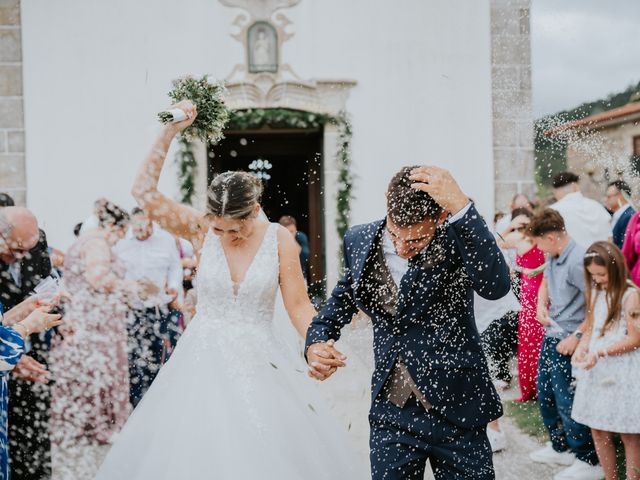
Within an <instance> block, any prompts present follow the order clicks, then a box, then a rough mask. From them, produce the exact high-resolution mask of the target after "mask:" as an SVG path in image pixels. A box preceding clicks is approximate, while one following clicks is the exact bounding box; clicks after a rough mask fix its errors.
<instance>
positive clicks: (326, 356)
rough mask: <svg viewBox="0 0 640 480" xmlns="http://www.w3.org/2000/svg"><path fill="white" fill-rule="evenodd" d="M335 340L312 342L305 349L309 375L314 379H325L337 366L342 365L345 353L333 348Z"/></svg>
mask: <svg viewBox="0 0 640 480" xmlns="http://www.w3.org/2000/svg"><path fill="white" fill-rule="evenodd" d="M334 345H335V342H334V341H333V340H329V341H328V342H320V343H314V344H312V345H311V346H309V348H308V349H307V363H308V364H309V376H310V377H311V378H315V379H316V380H326V379H327V378H329V377H330V376H331V375H333V374H334V372H335V371H336V370H337V369H338V368H339V367H344V366H345V365H346V364H345V363H344V361H345V360H346V359H347V357H346V356H345V355H343V354H342V353H340V352H339V351H338V350H337V349H336V348H335V346H334Z"/></svg>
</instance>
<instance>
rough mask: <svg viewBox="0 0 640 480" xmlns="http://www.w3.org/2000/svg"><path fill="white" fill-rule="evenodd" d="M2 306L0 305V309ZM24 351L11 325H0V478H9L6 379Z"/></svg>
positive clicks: (20, 340)
mask: <svg viewBox="0 0 640 480" xmlns="http://www.w3.org/2000/svg"><path fill="white" fill-rule="evenodd" d="M1 310H2V306H1V305H0V311H1ZM23 353H24V340H23V339H22V335H20V334H19V333H18V332H17V331H16V330H14V329H13V328H11V327H4V326H0V396H1V398H0V402H1V403H0V407H1V410H0V480H8V478H9V449H8V447H9V442H8V439H7V411H8V406H9V392H8V388H7V380H8V378H9V373H10V372H11V370H13V367H15V366H16V363H18V360H20V357H22V354H23Z"/></svg>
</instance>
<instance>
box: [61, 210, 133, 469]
mask: <svg viewBox="0 0 640 480" xmlns="http://www.w3.org/2000/svg"><path fill="white" fill-rule="evenodd" d="M99 219H100V223H99V227H98V228H97V229H95V230H92V231H90V232H87V233H86V234H83V235H81V236H80V238H79V239H78V240H77V241H76V242H75V243H74V244H73V245H72V246H71V248H70V249H69V250H68V251H67V255H66V258H65V286H66V288H67V290H68V292H69V293H70V295H71V298H70V300H69V301H68V302H67V303H66V305H65V312H66V313H65V318H66V321H67V322H68V323H69V324H70V325H69V327H70V330H71V331H69V330H65V331H64V332H62V333H63V335H64V338H63V339H62V341H60V342H58V343H57V344H55V345H54V348H53V350H52V352H51V364H52V365H51V370H52V372H53V374H54V378H55V384H54V386H53V392H52V393H53V395H52V398H53V402H52V414H51V424H52V439H53V441H54V442H56V444H57V445H58V446H59V451H60V452H61V455H62V456H65V457H66V456H68V457H70V458H71V457H73V458H77V459H78V463H77V464H75V465H73V464H68V463H66V464H65V465H64V466H65V467H68V468H72V471H71V472H66V473H68V475H70V478H91V477H92V476H93V474H94V473H95V468H96V467H95V465H93V463H92V462H91V458H89V457H86V456H85V457H83V456H82V455H78V454H77V453H76V455H73V453H74V452H77V451H76V450H75V449H77V448H82V447H85V446H88V445H89V446H91V445H106V444H108V443H109V442H110V441H111V439H112V437H113V435H114V434H116V433H117V432H118V431H119V430H120V428H121V427H122V426H123V425H124V422H125V421H126V419H127V416H128V413H129V372H128V362H127V351H126V347H127V330H126V314H127V311H128V306H127V305H126V303H125V300H126V296H127V294H128V292H129V290H128V289H129V288H130V287H129V286H128V285H127V284H126V283H125V282H124V269H123V267H122V264H121V262H120V261H119V259H118V258H117V256H116V255H115V254H114V252H113V246H114V245H115V244H116V243H117V242H118V241H119V240H120V239H122V238H123V237H124V235H125V233H126V231H127V224H128V220H129V216H128V214H127V212H125V211H124V210H122V209H121V208H119V207H118V206H116V205H114V204H112V203H110V202H108V203H107V204H105V205H104V207H103V209H102V210H100V211H99ZM57 462H58V460H57V459H54V463H57ZM61 467H62V465H61ZM62 474H63V476H64V472H63V473H62ZM74 475H75V476H74Z"/></svg>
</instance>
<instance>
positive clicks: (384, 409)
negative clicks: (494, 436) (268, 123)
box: [306, 205, 510, 479]
mask: <svg viewBox="0 0 640 480" xmlns="http://www.w3.org/2000/svg"><path fill="white" fill-rule="evenodd" d="M384 228H385V221H384V220H383V221H379V222H374V223H370V224H366V225H361V226H357V227H354V228H352V229H350V230H349V231H348V232H347V234H346V235H345V238H344V263H345V273H344V276H343V278H342V279H341V280H340V281H339V282H338V284H337V285H336V287H335V289H334V290H333V292H332V294H331V297H330V298H329V300H328V301H327V304H326V306H325V307H324V308H323V309H322V310H321V311H320V312H319V313H318V315H317V316H316V317H315V318H314V320H313V322H312V324H311V326H310V327H309V330H308V332H307V341H306V345H307V347H308V346H310V345H311V344H313V343H317V342H325V341H327V340H329V339H334V340H338V339H339V337H340V330H341V328H342V327H343V326H344V325H346V324H347V323H349V322H350V321H351V319H352V317H353V315H354V314H355V313H356V312H357V311H358V310H362V311H363V312H364V313H366V314H367V315H368V316H370V317H371V319H372V322H373V328H374V355H375V370H374V372H373V378H372V408H371V413H370V420H371V451H372V454H371V462H372V474H373V478H375V479H377V478H379V479H383V478H384V479H396V478H397V479H409V478H422V477H419V475H420V465H421V468H422V471H423V470H424V462H425V460H426V458H427V457H430V458H431V461H432V465H433V466H434V468H435V469H436V470H439V468H440V467H442V470H441V472H440V474H438V472H437V471H436V475H437V478H477V479H480V478H493V468H492V465H491V450H490V448H489V446H488V442H487V441H486V433H485V431H484V429H485V427H486V425H487V423H488V422H490V421H492V420H495V419H497V418H499V417H500V416H501V415H502V406H501V402H500V398H499V396H498V394H497V392H496V391H495V388H494V387H493V385H492V383H491V380H490V377H489V372H488V368H487V364H486V360H485V357H484V355H483V352H482V348H481V346H480V337H479V334H478V331H477V328H476V326H475V321H474V315H473V291H474V290H475V291H476V292H478V294H479V295H481V296H482V297H484V298H487V299H498V298H501V297H503V296H504V295H506V293H507V292H508V290H509V288H510V285H509V270H508V267H507V265H506V262H505V260H504V257H503V256H502V253H501V252H500V250H499V249H498V247H497V245H496V243H495V240H494V237H493V235H492V234H491V232H490V231H489V229H488V228H487V225H486V224H485V222H484V220H483V219H482V217H481V216H480V215H479V213H478V212H477V210H476V209H475V207H474V206H473V205H472V206H471V208H470V209H469V211H468V212H467V213H466V214H465V215H464V216H463V217H462V218H461V219H460V220H458V221H457V222H455V223H453V224H448V223H445V224H444V225H442V226H441V227H439V228H438V229H437V230H436V234H435V235H434V238H433V240H432V241H431V243H430V244H429V245H428V246H427V247H425V248H424V249H423V250H422V251H421V252H420V253H418V254H417V255H416V256H415V257H413V258H412V259H411V260H410V261H409V270H408V271H407V273H406V274H405V276H404V277H403V278H402V281H401V284H400V288H399V294H398V303H397V308H396V310H395V315H394V316H391V315H387V314H385V313H384V312H383V311H380V310H379V309H376V308H375V301H374V299H372V298H367V295H363V291H365V290H367V289H363V288H362V286H363V285H364V283H365V282H366V281H367V279H366V278H365V276H364V275H363V272H364V271H365V265H366V264H367V261H368V259H369V258H370V257H371V256H372V251H373V250H375V248H374V247H375V244H376V240H377V239H378V240H379V239H380V238H381V235H382V232H383V229H384ZM367 291H370V290H367ZM399 357H401V358H402V361H403V363H404V364H405V365H406V367H407V370H408V371H409V373H410V374H411V376H412V379H413V380H414V382H415V384H416V385H417V387H418V389H419V390H420V392H421V393H423V394H424V396H425V397H426V398H427V399H428V401H429V402H430V403H431V405H433V408H432V409H430V410H429V411H427V410H425V409H424V408H422V407H420V406H419V405H418V404H417V402H411V404H410V405H409V404H408V405H407V406H406V407H405V408H402V409H400V408H398V407H396V406H395V405H392V404H390V403H389V402H388V401H387V400H386V398H384V396H383V395H381V391H382V389H383V387H384V386H385V382H386V380H387V377H388V376H389V372H390V371H391V369H392V367H393V366H394V364H395V362H396V360H397V359H398V358H399ZM347 368H348V367H347ZM338 374H339V372H338ZM454 437H455V440H454V441H452V440H451V439H452V438H454ZM467 447H468V448H467ZM487 448H488V451H487ZM473 449H475V451H470V450H473ZM478 459H480V461H479V462H477V463H476V464H475V465H476V466H477V469H479V470H480V471H477V470H476V473H475V474H474V473H472V472H473V471H474V462H475V461H476V460H478ZM483 459H484V460H487V461H486V462H483ZM487 462H488V463H487ZM434 463H435V465H434ZM447 463H448V465H445V464H447ZM482 469H485V470H486V471H484V472H483V471H482ZM489 469H490V471H489ZM452 472H453V473H452ZM449 474H451V475H452V476H448V475H449Z"/></svg>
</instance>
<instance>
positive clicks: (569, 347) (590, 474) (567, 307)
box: [527, 208, 603, 480]
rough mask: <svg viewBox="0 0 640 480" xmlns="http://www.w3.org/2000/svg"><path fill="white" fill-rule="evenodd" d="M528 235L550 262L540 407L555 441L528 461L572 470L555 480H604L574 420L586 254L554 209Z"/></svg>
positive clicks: (585, 430) (541, 302)
mask: <svg viewBox="0 0 640 480" xmlns="http://www.w3.org/2000/svg"><path fill="white" fill-rule="evenodd" d="M527 232H528V235H529V236H530V237H531V238H532V240H533V241H534V243H535V244H536V245H537V246H538V248H539V249H540V250H542V251H543V252H545V253H546V254H547V255H548V256H549V263H548V266H547V268H546V269H545V271H544V278H543V280H542V284H541V285H540V291H539V293H538V311H537V318H538V321H539V322H540V323H541V324H542V325H544V326H545V327H546V328H545V336H544V340H543V342H542V351H541V352H540V365H539V374H538V403H539V405H540V413H541V415H542V420H543V422H544V425H545V427H546V429H547V432H548V433H549V438H550V440H551V441H550V443H548V444H547V445H546V446H545V447H544V448H543V449H541V450H537V451H535V452H532V453H531V454H530V455H529V456H530V458H531V459H532V460H533V461H535V462H540V463H546V464H555V465H564V466H567V467H568V468H566V469H565V470H562V471H561V472H560V473H559V474H557V475H556V476H555V477H554V479H555V480H569V479H584V480H588V479H594V480H595V479H600V478H602V476H603V472H602V467H600V465H598V456H597V454H596V451H595V448H594V445H593V440H592V438H591V432H590V430H589V427H587V426H586V425H583V424H581V423H578V422H576V421H575V420H573V419H572V418H571V407H572V405H573V393H574V389H573V387H572V385H571V384H572V382H573V377H572V372H571V355H573V353H574V351H575V349H576V347H577V345H578V341H579V339H580V338H581V336H582V334H583V330H581V325H582V322H583V321H584V318H585V313H586V312H585V299H584V294H585V290H586V285H585V280H584V273H583V266H582V264H583V257H584V253H585V249H584V248H582V247H581V246H580V245H578V244H577V243H576V242H575V240H573V239H572V238H571V236H570V235H569V234H568V233H567V231H566V228H565V224H564V220H563V218H562V216H561V215H560V213H558V212H557V211H556V210H554V209H551V208H546V209H544V210H543V211H542V212H540V213H539V214H538V215H536V216H535V217H533V218H532V219H531V221H530V222H529V225H528V227H527Z"/></svg>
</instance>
